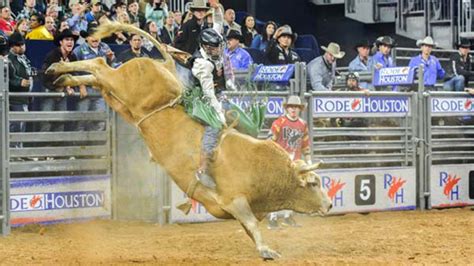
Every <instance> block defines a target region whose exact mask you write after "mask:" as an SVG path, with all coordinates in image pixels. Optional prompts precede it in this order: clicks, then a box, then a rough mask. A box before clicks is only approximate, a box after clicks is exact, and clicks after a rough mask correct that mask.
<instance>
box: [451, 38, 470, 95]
mask: <svg viewBox="0 0 474 266" xmlns="http://www.w3.org/2000/svg"><path fill="white" fill-rule="evenodd" d="M457 46H458V52H457V53H455V54H453V55H452V56H451V57H450V59H449V61H450V63H449V66H450V67H449V68H448V69H447V71H448V74H447V75H446V76H447V77H446V82H445V83H444V90H447V91H464V89H465V87H467V84H468V82H469V80H471V79H472V78H473V77H474V70H473V69H472V65H471V63H472V56H471V54H470V53H469V52H470V51H471V42H470V41H469V40H468V39H461V42H459V43H458V44H457Z"/></svg>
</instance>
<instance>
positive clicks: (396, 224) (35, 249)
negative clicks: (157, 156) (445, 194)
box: [0, 208, 474, 265]
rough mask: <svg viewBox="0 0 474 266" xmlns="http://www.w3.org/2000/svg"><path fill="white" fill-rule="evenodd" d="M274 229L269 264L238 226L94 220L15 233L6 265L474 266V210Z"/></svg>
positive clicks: (4, 248) (3, 246)
mask: <svg viewBox="0 0 474 266" xmlns="http://www.w3.org/2000/svg"><path fill="white" fill-rule="evenodd" d="M297 220H298V222H299V223H300V224H301V225H302V227H299V228H286V229H283V230H279V231H269V230H267V229H266V227H265V225H266V224H265V223H264V222H262V223H261V224H260V227H261V229H262V232H263V235H264V236H265V239H266V240H267V242H268V243H269V245H270V246H271V247H273V248H275V249H276V250H278V251H280V252H281V254H282V258H281V259H279V260H277V261H275V262H271V263H264V262H263V261H261V260H260V259H259V258H258V255H257V252H256V251H255V250H254V245H253V244H252V243H251V240H250V238H249V237H247V236H246V235H245V233H244V231H243V230H242V228H241V227H240V225H239V224H238V223H237V222H236V221H224V222H216V223H207V224H186V225H177V224H176V225H166V226H160V225H157V224H152V223H145V222H123V221H92V222H84V223H76V224H61V225H53V226H45V227H42V226H38V225H35V226H27V227H23V228H16V229H13V232H12V234H11V235H10V236H8V237H6V238H0V264H11V265H23V264H44V265H48V264H88V265H89V264H136V263H139V264H159V265H163V264H168V265H177V264H178V265H183V264H199V265H200V264H205V265H208V264H213V265H223V264H224V265H227V264H244V265H255V264H273V263H277V264H285V265H310V264H333V265H334V264H372V265H373V264H378V265H380V264H387V263H388V264H420V263H421V264H440V263H448V264H458V265H466V264H473V263H474V211H472V210H471V209H470V208H464V209H450V210H440V211H439V210H432V211H426V212H420V211H408V212H384V213H371V214H368V215H361V214H348V215H343V216H332V217H325V218H320V217H302V216H300V217H297Z"/></svg>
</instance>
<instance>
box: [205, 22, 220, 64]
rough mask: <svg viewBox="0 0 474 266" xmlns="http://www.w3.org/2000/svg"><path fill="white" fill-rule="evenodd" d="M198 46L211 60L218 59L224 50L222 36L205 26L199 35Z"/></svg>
mask: <svg viewBox="0 0 474 266" xmlns="http://www.w3.org/2000/svg"><path fill="white" fill-rule="evenodd" d="M199 46H200V47H201V48H202V49H203V50H204V52H205V53H206V54H207V56H208V57H210V58H211V59H212V60H218V59H220V58H221V57H222V54H223V52H224V38H222V36H221V35H220V34H219V33H218V32H217V31H216V30H214V29H212V28H207V29H204V30H202V31H201V33H200V35H199Z"/></svg>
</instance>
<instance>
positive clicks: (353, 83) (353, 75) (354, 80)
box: [346, 72, 368, 92]
mask: <svg viewBox="0 0 474 266" xmlns="http://www.w3.org/2000/svg"><path fill="white" fill-rule="evenodd" d="M346 86H347V90H348V91H364V92H368V90H367V89H364V88H362V87H361V86H360V85H359V73H357V72H349V74H347V76H346Z"/></svg>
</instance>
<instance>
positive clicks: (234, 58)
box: [225, 30, 253, 70]
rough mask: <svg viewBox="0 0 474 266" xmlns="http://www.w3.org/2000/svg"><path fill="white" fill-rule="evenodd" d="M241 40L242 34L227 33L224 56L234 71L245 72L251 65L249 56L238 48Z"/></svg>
mask: <svg viewBox="0 0 474 266" xmlns="http://www.w3.org/2000/svg"><path fill="white" fill-rule="evenodd" d="M243 40H244V38H243V37H242V34H240V32H238V31H236V30H231V31H229V34H228V35H227V48H226V49H225V55H226V56H227V57H228V58H229V60H230V63H231V64H232V68H233V69H235V70H246V69H248V68H249V66H250V65H251V64H253V60H252V57H251V56H250V54H249V53H248V52H247V51H245V49H243V48H242V47H240V45H241V42H242V41H243Z"/></svg>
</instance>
